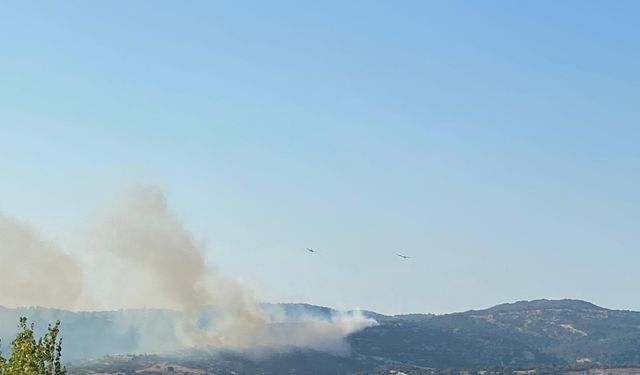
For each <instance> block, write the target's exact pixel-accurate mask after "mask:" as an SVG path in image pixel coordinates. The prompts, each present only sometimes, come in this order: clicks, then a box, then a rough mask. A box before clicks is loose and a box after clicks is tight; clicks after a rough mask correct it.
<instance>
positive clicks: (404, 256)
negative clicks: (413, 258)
mask: <svg viewBox="0 0 640 375" xmlns="http://www.w3.org/2000/svg"><path fill="white" fill-rule="evenodd" d="M396 255H397V256H399V257H400V258H402V259H409V257H408V256H407V255H404V254H396Z"/></svg>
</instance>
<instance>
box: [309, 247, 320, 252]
mask: <svg viewBox="0 0 640 375" xmlns="http://www.w3.org/2000/svg"><path fill="white" fill-rule="evenodd" d="M307 251H308V252H310V253H317V252H318V250H314V249H312V248H310V247H307Z"/></svg>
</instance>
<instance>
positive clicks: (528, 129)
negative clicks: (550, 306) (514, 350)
mask: <svg viewBox="0 0 640 375" xmlns="http://www.w3.org/2000/svg"><path fill="white" fill-rule="evenodd" d="M638 14H640V3H639V2H637V1H614V2H608V1H465V2H458V1H415V2H412V1H349V2H345V1H335V2H331V1H323V2H320V1H290V2H286V1H255V2H245V1H216V2H213V1H201V2H198V1H178V2H176V1H155V0H154V1H135V2H117V1H92V2H86V1H66V2H26V1H13V2H2V3H1V4H0V48H1V50H0V211H1V212H4V213H6V214H10V215H13V216H16V217H19V218H22V219H25V220H29V221H31V222H32V223H34V224H35V225H37V226H39V227H40V228H42V230H43V231H44V233H45V234H46V235H47V236H49V237H51V238H59V237H61V238H62V237H64V236H65V235H66V233H69V231H70V230H73V228H76V227H77V226H79V225H82V223H83V222H84V221H86V220H87V218H88V217H89V216H90V215H91V213H92V212H93V210H95V208H96V207H98V206H99V205H101V204H103V203H104V202H105V201H108V200H109V199H110V198H111V197H112V196H113V195H114V194H116V193H117V192H118V190H119V189H121V188H123V187H125V186H127V185H129V184H137V183H145V184H147V183H150V184H156V185H159V186H161V187H162V188H163V189H164V190H165V191H166V194H167V197H168V200H169V202H170V204H171V206H172V207H173V208H174V210H175V211H176V212H177V213H178V214H179V215H180V216H181V217H182V218H183V220H184V221H185V223H186V225H187V226H188V227H189V228H190V229H191V230H192V232H193V233H194V235H195V236H196V237H197V238H198V239H199V240H201V241H203V243H205V244H206V247H207V253H208V259H209V260H210V261H211V262H212V263H214V264H217V265H218V267H219V268H220V269H221V270H222V271H224V272H226V273H228V274H230V275H232V276H235V277H239V278H242V279H243V280H245V281H246V282H247V283H249V284H251V285H254V286H255V287H256V288H257V289H258V290H260V293H261V295H262V296H263V297H262V298H263V299H266V300H270V301H296V302H308V303H315V304H323V305H329V306H334V307H338V308H353V307H360V308H366V309H374V310H378V311H381V312H387V313H397V312H449V311H456V310H465V309H469V308H481V307H487V306H490V305H493V304H496V303H502V302H508V301H514V300H519V299H533V298H565V297H566V298H569V297H570V298H581V299H587V300H590V301H592V302H595V303H598V304H601V305H604V306H607V307H614V308H629V309H640V301H639V300H638V298H637V296H638V292H637V285H638V269H639V264H640V251H639V250H640V230H639V227H640V105H639V99H640V69H639V67H640V26H638ZM305 247H314V248H317V249H318V250H319V252H318V253H317V254H309V253H307V252H305V251H304V248H305ZM396 252H403V253H406V254H408V255H410V256H411V259H408V260H406V261H404V260H402V259H400V258H398V257H396V256H395V253H396Z"/></svg>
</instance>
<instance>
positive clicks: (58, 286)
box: [0, 214, 82, 308]
mask: <svg viewBox="0 0 640 375" xmlns="http://www.w3.org/2000/svg"><path fill="white" fill-rule="evenodd" d="M0 277H1V278H2V280H1V282H0V298H1V300H0V303H1V304H2V305H5V306H9V307H16V306H30V305H39V306H49V307H61V308H62V307H69V306H71V305H72V304H73V303H74V302H75V301H76V300H77V298H78V296H79V295H80V290H81V285H82V273H81V270H80V268H79V267H78V266H77V264H76V262H75V261H74V259H73V258H72V257H71V256H69V255H67V254H65V253H63V252H61V251H60V250H59V249H58V248H57V247H56V245H55V244H53V243H52V242H50V241H47V240H45V239H44V238H43V237H42V236H41V235H40V233H38V232H37V231H36V230H35V229H34V228H33V227H32V226H31V225H29V224H28V223H25V222H21V221H18V220H16V219H13V218H10V217H8V216H4V215H1V214H0Z"/></svg>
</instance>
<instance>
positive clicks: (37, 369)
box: [0, 317, 67, 375]
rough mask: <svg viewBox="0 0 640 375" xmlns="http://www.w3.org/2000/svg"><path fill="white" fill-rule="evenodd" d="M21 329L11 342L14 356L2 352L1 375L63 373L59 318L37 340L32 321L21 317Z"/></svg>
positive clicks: (0, 355) (55, 374)
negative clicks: (4, 355)
mask: <svg viewBox="0 0 640 375" xmlns="http://www.w3.org/2000/svg"><path fill="white" fill-rule="evenodd" d="M18 327H19V331H18V334H17V335H16V338H15V339H14V340H13V341H12V342H11V356H10V357H9V358H8V359H6V358H4V357H3V356H2V353H1V352H0V374H1V375H64V374H66V373H67V369H66V368H65V367H64V366H62V363H61V362H60V358H61V356H62V339H60V338H59V337H58V336H59V334H60V321H56V323H55V324H54V325H49V327H48V329H47V333H46V334H45V335H44V336H42V337H40V338H39V339H37V340H36V337H35V335H34V332H33V329H34V326H33V324H28V323H27V318H24V317H22V318H20V324H19V326H18Z"/></svg>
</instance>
